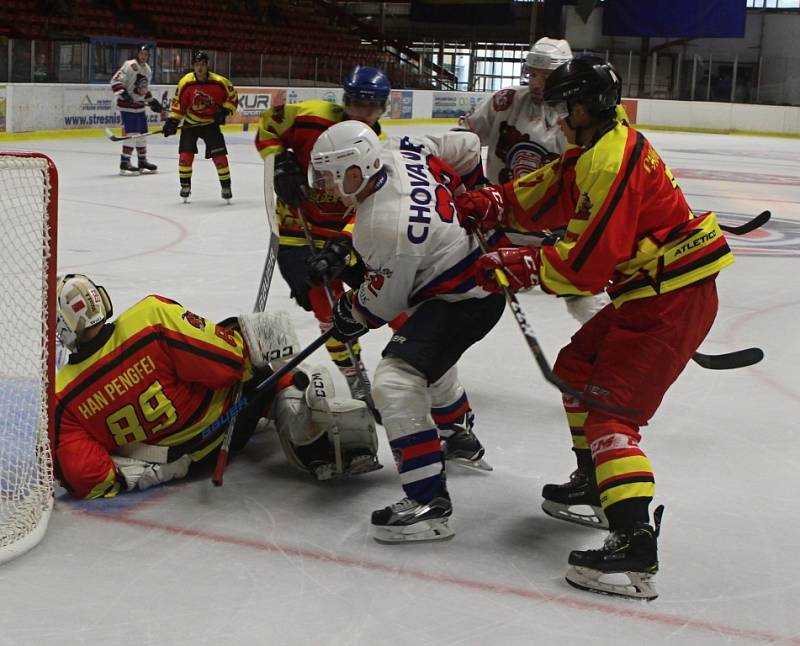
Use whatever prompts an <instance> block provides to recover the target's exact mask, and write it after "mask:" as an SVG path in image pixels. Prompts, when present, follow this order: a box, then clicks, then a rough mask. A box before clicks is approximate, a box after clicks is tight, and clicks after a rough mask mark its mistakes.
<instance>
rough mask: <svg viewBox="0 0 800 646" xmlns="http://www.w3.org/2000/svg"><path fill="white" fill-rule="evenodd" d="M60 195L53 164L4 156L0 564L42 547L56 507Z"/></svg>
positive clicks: (0, 181)
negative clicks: (53, 442) (52, 436)
mask: <svg viewBox="0 0 800 646" xmlns="http://www.w3.org/2000/svg"><path fill="white" fill-rule="evenodd" d="M57 195H58V175H57V173H56V167H55V165H54V164H53V162H52V160H50V159H49V158H48V157H46V156H44V155H40V154H38V153H20V152H0V218H2V224H0V264H1V266H2V270H0V312H2V313H3V339H2V342H1V343H0V563H3V562H5V561H8V560H10V559H12V558H14V557H16V556H19V555H20V554H22V553H23V552H25V551H27V550H29V549H30V548H31V547H33V546H34V545H36V543H38V542H39V541H40V540H41V538H42V536H43V535H44V532H45V529H46V528H47V521H48V519H49V516H50V510H51V509H52V507H53V464H52V458H51V454H50V441H49V429H50V428H52V421H53V396H52V394H53V383H54V376H55V368H54V350H55V346H54V342H55V311H54V307H55V285H56V230H57V227H56V223H57Z"/></svg>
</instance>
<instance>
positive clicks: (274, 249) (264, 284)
mask: <svg viewBox="0 0 800 646" xmlns="http://www.w3.org/2000/svg"><path fill="white" fill-rule="evenodd" d="M274 169H275V156H274V155H270V156H269V157H267V158H266V159H264V208H265V210H266V212H267V229H268V230H269V246H268V247H267V258H266V260H265V261H264V269H263V270H262V271H261V281H260V282H259V284H258V293H257V294H256V303H255V305H254V306H253V311H254V312H263V311H264V310H265V309H266V307H267V296H268V295H269V286H270V285H271V284H272V273H273V271H274V270H275V262H276V261H277V258H278V242H279V239H278V224H277V221H276V219H275V193H274V192H273V190H272V184H273V173H274ZM241 395H242V385H241V383H240V384H237V385H236V390H235V391H234V393H233V397H232V399H231V402H232V403H231V409H235V408H236V407H237V406H238V405H239V402H240V401H241ZM229 410H230V409H229ZM235 422H236V415H234V416H233V417H231V419H230V422H229V423H228V427H227V428H226V429H225V439H224V440H223V441H222V446H221V447H220V449H219V453H218V454H217V463H216V465H215V466H214V473H213V474H212V475H211V482H212V483H213V484H214V486H215V487H221V486H222V480H223V474H224V473H225V467H226V466H227V465H228V455H229V451H230V446H231V440H232V438H233V428H234V426H235ZM217 428H218V427H217Z"/></svg>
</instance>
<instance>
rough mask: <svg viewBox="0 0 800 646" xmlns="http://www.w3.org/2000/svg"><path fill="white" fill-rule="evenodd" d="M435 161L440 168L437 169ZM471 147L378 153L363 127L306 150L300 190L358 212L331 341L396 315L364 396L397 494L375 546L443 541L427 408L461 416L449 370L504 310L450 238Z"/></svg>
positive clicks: (444, 143)
mask: <svg viewBox="0 0 800 646" xmlns="http://www.w3.org/2000/svg"><path fill="white" fill-rule="evenodd" d="M434 151H435V152H437V153H439V154H440V155H442V157H445V158H447V159H448V160H449V161H451V162H452V163H451V164H448V163H447V162H446V161H445V160H444V159H442V158H441V157H437V156H434V155H433V154H432V153H433V152H434ZM480 163H481V160H480V142H479V140H478V137H477V136H475V135H474V134H472V133H467V132H450V133H446V134H445V135H444V136H443V137H441V138H439V139H436V140H433V139H430V138H419V139H417V138H410V137H403V138H401V139H394V140H392V141H390V142H389V143H388V144H386V145H385V146H383V145H382V144H381V142H380V141H379V140H378V137H377V136H376V135H375V133H374V132H373V131H372V130H371V129H370V128H368V127H367V126H365V125H364V124H362V123H359V122H354V121H344V122H342V123H338V124H336V125H333V126H331V127H330V128H329V129H328V130H326V131H325V132H324V133H323V134H322V135H321V136H320V137H319V139H318V140H317V142H316V143H315V144H314V148H313V149H312V152H311V169H310V178H309V179H310V180H311V183H312V184H313V185H314V186H315V187H316V188H318V189H320V190H324V191H325V192H327V193H329V194H331V195H335V196H336V197H338V198H339V199H341V200H342V201H343V202H345V203H349V204H354V205H357V209H356V217H355V226H354V228H353V247H354V248H355V250H356V251H357V252H358V253H359V255H360V256H361V258H362V259H363V261H364V263H365V265H366V268H367V274H366V279H365V280H364V282H363V283H362V284H361V286H360V287H359V289H358V291H357V292H356V291H350V292H346V293H345V294H344V295H343V296H342V297H341V298H340V299H339V300H338V301H337V302H336V305H335V307H334V325H335V327H336V330H337V333H338V335H340V337H341V338H345V339H352V338H357V337H359V336H360V335H362V334H364V333H365V332H367V331H368V330H369V329H370V328H377V327H380V326H382V325H384V324H385V323H386V322H388V321H391V320H392V319H394V318H396V317H397V316H398V315H399V314H401V313H403V312H406V313H407V314H408V315H409V317H408V320H407V321H406V323H405V324H403V325H402V326H401V327H399V328H398V329H397V330H396V331H395V334H394V335H393V336H392V338H391V340H390V341H389V343H388V344H387V346H386V347H385V348H384V350H383V358H382V359H381V361H380V363H379V364H378V367H377V369H376V371H375V378H374V381H373V390H372V393H373V397H374V400H375V404H376V406H377V408H378V410H379V411H380V413H381V416H382V418H383V426H384V428H385V429H386V433H387V436H388V438H389V443H390V446H391V448H392V453H393V454H394V457H395V461H396V464H397V467H398V471H399V473H400V480H401V483H402V486H403V489H404V492H405V494H406V497H405V498H404V499H403V500H401V501H400V502H398V503H395V504H393V505H391V506H389V507H386V508H384V509H380V510H377V511H375V512H374V513H373V514H372V525H373V527H374V530H375V538H376V539H377V540H379V541H382V542H390V543H395V542H404V541H420V540H440V539H444V538H449V537H450V536H452V535H453V532H452V530H451V529H450V528H449V527H448V519H449V517H450V515H451V513H452V505H451V502H450V496H449V494H448V492H447V487H446V485H445V473H444V461H443V451H442V444H441V435H440V431H439V425H438V424H437V422H436V420H435V419H434V416H433V415H432V410H433V411H436V410H440V411H442V410H446V409H448V408H449V409H452V411H454V412H457V411H458V409H460V408H461V407H466V408H465V410H464V411H463V413H464V414H463V416H462V419H463V427H462V428H461V429H460V432H462V433H464V435H465V439H469V440H471V441H472V442H473V443H474V446H475V448H476V449H477V451H478V452H479V454H480V455H479V456H478V457H480V456H482V455H483V447H482V446H481V445H480V443H479V442H477V438H475V436H474V434H473V433H472V432H471V426H472V415H471V411H470V410H469V408H468V407H469V404H468V401H467V399H466V395H465V393H464V389H463V386H462V385H461V383H460V381H459V380H458V375H457V370H456V362H457V361H458V359H459V358H460V357H461V355H462V354H463V353H464V351H466V350H467V348H469V347H470V346H471V345H473V344H474V343H476V342H477V341H479V340H480V339H481V338H483V337H484V336H485V335H486V334H487V333H488V332H489V330H491V329H492V327H494V325H495V324H496V323H497V321H498V320H499V319H500V316H501V314H502V312H503V306H504V302H503V299H502V298H497V295H494V296H492V295H489V294H488V293H487V292H486V291H484V290H483V289H481V288H479V287H478V286H477V284H476V283H475V279H474V273H473V268H472V266H473V263H474V261H475V259H476V258H477V257H478V256H479V255H480V248H479V247H478V244H477V242H476V241H474V240H473V239H472V238H471V237H470V236H468V235H466V234H465V232H464V231H459V230H458V219H457V218H456V217H455V215H456V214H455V208H454V205H453V192H454V191H456V190H460V186H461V177H463V176H468V175H470V174H471V173H472V171H474V169H475V168H476V167H478V166H479V165H480Z"/></svg>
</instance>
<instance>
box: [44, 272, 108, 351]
mask: <svg viewBox="0 0 800 646" xmlns="http://www.w3.org/2000/svg"><path fill="white" fill-rule="evenodd" d="M56 298H57V302H58V304H57V307H58V316H57V320H56V334H57V335H58V339H59V341H61V344H62V345H63V346H65V347H66V348H68V349H69V350H70V351H71V352H74V351H75V350H77V349H78V344H79V343H80V342H81V337H82V336H83V333H84V331H85V330H86V329H88V328H90V327H92V326H94V325H98V324H99V323H104V322H105V321H106V320H108V318H109V317H110V316H111V315H112V314H113V313H114V312H113V307H112V305H111V299H110V298H109V297H108V293H107V292H106V290H105V288H104V287H103V286H102V285H95V284H94V283H93V282H92V281H91V280H90V279H89V277H88V276H84V275H83V274H66V275H65V276H62V277H61V278H59V280H58V284H57V286H56Z"/></svg>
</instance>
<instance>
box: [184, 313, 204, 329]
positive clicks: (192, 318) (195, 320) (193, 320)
mask: <svg viewBox="0 0 800 646" xmlns="http://www.w3.org/2000/svg"><path fill="white" fill-rule="evenodd" d="M181 318H182V319H184V320H185V321H186V322H187V323H188V324H189V325H191V326H192V327H196V328H197V329H198V330H204V329H205V327H206V320H205V319H204V318H203V317H202V316H198V315H197V314H195V313H194V312H190V311H189V310H186V311H185V312H184V313H183V314H181Z"/></svg>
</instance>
